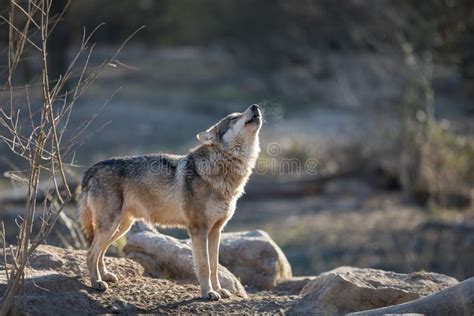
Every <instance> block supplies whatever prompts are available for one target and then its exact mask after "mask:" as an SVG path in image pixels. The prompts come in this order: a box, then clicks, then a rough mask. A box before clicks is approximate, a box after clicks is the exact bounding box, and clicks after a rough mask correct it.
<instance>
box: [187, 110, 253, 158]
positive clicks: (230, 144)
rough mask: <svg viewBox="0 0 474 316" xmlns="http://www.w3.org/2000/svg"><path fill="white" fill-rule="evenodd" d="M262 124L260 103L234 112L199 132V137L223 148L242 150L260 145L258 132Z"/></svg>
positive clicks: (201, 140) (202, 140) (203, 141)
mask: <svg viewBox="0 0 474 316" xmlns="http://www.w3.org/2000/svg"><path fill="white" fill-rule="evenodd" d="M261 126H262V114H261V113H260V110H259V108H258V105H256V104H254V105H251V106H249V107H248V108H247V109H246V110H245V111H244V112H242V113H232V114H229V115H227V116H226V117H224V118H223V119H222V120H220V121H219V122H217V123H216V124H214V125H213V126H211V127H210V128H208V129H207V130H206V131H205V132H202V133H199V134H198V135H196V136H197V138H198V139H199V141H200V142H201V143H203V144H207V145H211V144H214V145H217V146H219V147H221V148H223V149H227V150H229V149H230V150H232V149H235V148H238V149H240V150H245V149H249V147H254V146H257V147H258V133H259V131H260V127H261Z"/></svg>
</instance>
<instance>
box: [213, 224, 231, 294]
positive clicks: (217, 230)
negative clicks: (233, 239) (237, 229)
mask: <svg viewBox="0 0 474 316" xmlns="http://www.w3.org/2000/svg"><path fill="white" fill-rule="evenodd" d="M223 224H224V222H223V221H219V222H217V223H216V224H214V226H213V227H212V228H211V230H210V231H209V261H210V266H211V284H212V288H213V289H214V290H215V291H217V292H218V293H219V294H220V295H221V297H222V298H228V297H230V296H231V294H230V292H229V291H228V290H226V289H224V288H222V287H221V285H220V283H219V271H218V267H219V243H220V239H221V230H222V226H223Z"/></svg>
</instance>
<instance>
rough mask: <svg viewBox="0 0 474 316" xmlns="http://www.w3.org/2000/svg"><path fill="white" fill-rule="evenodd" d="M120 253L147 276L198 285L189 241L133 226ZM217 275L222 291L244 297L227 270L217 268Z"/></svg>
mask: <svg viewBox="0 0 474 316" xmlns="http://www.w3.org/2000/svg"><path fill="white" fill-rule="evenodd" d="M123 250H124V252H125V254H126V256H127V258H130V259H132V260H135V261H137V262H138V263H140V264H141V265H142V266H143V267H144V268H145V273H147V274H148V275H151V276H154V277H160V278H169V279H174V280H180V281H185V282H191V283H195V284H197V283H198V280H197V277H196V274H195V270H194V260H193V253H192V249H191V244H190V242H189V241H188V240H179V239H176V238H173V237H170V236H166V235H163V234H160V233H158V232H157V231H156V230H155V229H154V228H153V227H151V226H149V225H147V224H145V223H143V222H141V221H140V222H137V223H135V224H134V226H133V227H132V229H131V230H130V232H129V233H128V235H127V245H126V246H125V247H124V249H123ZM218 271H219V281H220V284H221V286H222V287H223V288H225V289H227V290H229V291H230V292H231V293H233V294H236V295H239V296H241V297H247V293H246V291H245V289H244V287H243V286H242V284H241V283H240V282H239V280H238V279H237V278H236V277H235V276H234V275H233V274H232V273H231V272H230V271H229V270H227V269H226V268H225V267H223V266H221V265H220V266H219V269H218Z"/></svg>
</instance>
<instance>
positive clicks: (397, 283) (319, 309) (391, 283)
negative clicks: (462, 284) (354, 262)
mask: <svg viewBox="0 0 474 316" xmlns="http://www.w3.org/2000/svg"><path fill="white" fill-rule="evenodd" d="M457 283H458V281H457V280H456V279H454V278H451V277H448V276H445V275H442V274H437V273H428V272H417V273H412V274H400V273H395V272H390V271H383V270H375V269H359V268H352V267H340V268H337V269H335V270H331V271H329V272H326V273H323V274H321V275H320V276H319V277H318V278H316V279H315V280H313V281H311V282H309V283H308V284H307V285H306V286H305V287H304V288H303V289H302V290H301V293H300V294H301V295H304V297H303V299H302V301H301V302H300V304H297V305H295V306H294V307H293V308H292V309H291V310H290V311H289V314H307V313H309V314H318V313H323V312H324V313H323V314H324V315H343V314H347V313H351V312H356V311H363V310H368V309H374V308H379V307H385V306H390V305H396V304H401V303H404V302H408V301H411V300H415V299H417V298H420V297H423V296H426V295H429V294H432V293H435V292H438V291H440V290H443V289H445V288H447V287H450V286H453V285H455V284H457Z"/></svg>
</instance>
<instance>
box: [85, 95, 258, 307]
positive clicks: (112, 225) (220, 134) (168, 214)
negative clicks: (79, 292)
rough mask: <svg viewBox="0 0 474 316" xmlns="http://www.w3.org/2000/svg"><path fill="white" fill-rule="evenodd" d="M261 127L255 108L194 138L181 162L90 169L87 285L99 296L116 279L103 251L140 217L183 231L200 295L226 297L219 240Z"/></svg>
mask: <svg viewBox="0 0 474 316" xmlns="http://www.w3.org/2000/svg"><path fill="white" fill-rule="evenodd" d="M261 125H262V116H261V113H260V110H259V108H258V105H256V104H254V105H251V106H250V107H249V108H247V109H246V110H245V111H244V112H242V113H232V114H229V115H227V116H226V117H224V118H223V119H222V120H220V121H219V122H217V123H216V124H215V125H213V126H211V127H210V128H208V129H207V130H206V131H204V132H202V133H199V134H198V135H197V138H198V140H199V141H200V145H199V146H197V147H196V148H194V149H191V150H190V151H189V153H188V154H187V155H185V156H178V155H170V154H155V155H146V156H137V157H124V158H113V159H109V160H104V161H101V162H98V163H96V164H95V165H93V166H92V167H90V168H89V169H88V170H87V171H86V172H85V174H84V178H83V181H82V193H81V197H80V201H79V220H80V224H81V227H82V230H83V232H84V234H85V236H86V237H87V239H88V240H89V241H90V242H91V247H90V249H89V252H88V257H87V266H88V269H89V273H90V278H91V284H92V287H94V288H96V289H98V290H102V291H103V290H106V289H107V287H108V285H107V283H106V282H116V281H117V276H115V274H113V273H111V272H109V271H107V269H106V267H105V265H104V255H105V252H106V251H107V248H108V247H109V246H110V245H111V244H112V243H113V242H114V241H115V240H117V239H119V238H120V237H121V236H123V235H124V234H125V233H127V231H128V230H129V229H130V226H131V225H132V224H133V222H134V220H135V219H137V218H143V219H145V220H147V221H149V222H151V223H154V224H159V225H162V226H168V227H169V226H171V227H182V228H186V229H187V231H188V234H189V235H190V236H191V240H192V248H193V256H194V261H195V264H196V268H197V269H196V273H197V276H198V280H199V284H200V286H201V295H202V297H203V298H206V299H209V300H218V299H220V298H227V297H229V296H230V293H229V291H227V290H225V289H223V288H222V287H221V286H220V284H219V279H218V275H217V267H218V261H219V241H220V235H221V230H222V228H223V227H224V225H225V224H226V223H227V221H229V219H230V218H231V217H232V215H233V213H234V210H235V207H236V202H237V199H238V198H239V197H240V196H241V195H242V193H243V191H244V186H245V184H246V183H247V180H248V178H249V176H250V174H251V173H252V169H253V168H254V166H255V163H256V160H257V157H258V154H259V152H260V146H259V137H258V134H259V131H260V128H261Z"/></svg>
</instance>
